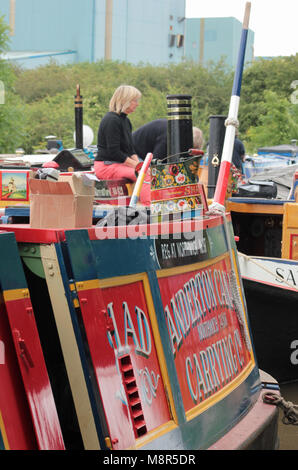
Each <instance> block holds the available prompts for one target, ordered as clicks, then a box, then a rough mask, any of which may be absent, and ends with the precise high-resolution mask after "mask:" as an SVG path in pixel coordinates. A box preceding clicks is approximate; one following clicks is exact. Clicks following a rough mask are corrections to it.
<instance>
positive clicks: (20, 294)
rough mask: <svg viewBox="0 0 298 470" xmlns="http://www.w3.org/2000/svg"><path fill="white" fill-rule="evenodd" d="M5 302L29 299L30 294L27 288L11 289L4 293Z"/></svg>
mask: <svg viewBox="0 0 298 470" xmlns="http://www.w3.org/2000/svg"><path fill="white" fill-rule="evenodd" d="M3 298H4V300H5V302H8V301H10V300H20V299H29V298H30V293H29V290H28V289H27V288H25V289H9V290H5V291H4V292H3Z"/></svg>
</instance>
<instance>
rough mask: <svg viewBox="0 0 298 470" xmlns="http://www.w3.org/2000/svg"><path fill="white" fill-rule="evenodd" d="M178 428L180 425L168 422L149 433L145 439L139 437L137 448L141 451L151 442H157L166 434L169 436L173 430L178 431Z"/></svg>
mask: <svg viewBox="0 0 298 470" xmlns="http://www.w3.org/2000/svg"><path fill="white" fill-rule="evenodd" d="M177 427H178V425H177V424H175V422H174V421H168V422H167V423H165V424H161V425H160V426H158V427H157V428H155V429H152V431H149V432H148V433H147V434H145V435H144V436H143V437H139V438H138V439H137V441H136V447H135V448H136V449H140V448H142V447H143V446H144V445H146V444H148V443H149V442H152V441H155V440H156V439H158V438H159V437H161V436H163V435H164V434H167V433H168V432H171V431H173V429H176V428H177Z"/></svg>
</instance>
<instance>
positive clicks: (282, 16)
mask: <svg viewBox="0 0 298 470" xmlns="http://www.w3.org/2000/svg"><path fill="white" fill-rule="evenodd" d="M246 3H247V0H186V17H187V18H201V17H202V18H208V17H223V16H233V17H235V18H237V19H238V20H239V21H241V23H242V21H243V17H244V11H245V4H246ZM250 3H251V12H250V21H249V28H250V29H252V30H253V31H254V33H255V40H254V55H255V56H278V55H295V54H296V53H297V52H298V0H251V2H250ZM297 79H298V71H297Z"/></svg>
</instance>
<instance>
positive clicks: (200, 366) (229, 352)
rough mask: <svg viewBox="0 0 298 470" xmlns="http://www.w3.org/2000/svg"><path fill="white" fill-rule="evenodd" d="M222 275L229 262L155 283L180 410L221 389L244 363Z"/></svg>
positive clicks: (241, 342)
mask: <svg viewBox="0 0 298 470" xmlns="http://www.w3.org/2000/svg"><path fill="white" fill-rule="evenodd" d="M227 272H228V273H229V272H230V260H229V257H226V258H225V259H222V260H221V261H219V262H217V263H216V264H213V265H211V266H210V265H209V266H206V267H205V268H203V269H200V270H196V271H191V272H187V273H181V274H177V275H174V276H169V277H164V278H160V279H159V286H160V290H161V295H162V301H163V305H164V311H165V315H166V319H167V325H168V332H169V336H170V340H171V345H172V352H173V355H174V358H175V365H176V369H177V374H178V380H179V384H180V387H181V392H182V397H183V404H184V407H185V411H189V410H190V409H191V408H193V407H194V406H195V405H196V404H198V403H200V402H201V401H204V400H206V399H207V398H208V397H210V396H211V395H214V394H215V393H217V392H218V391H220V390H222V389H223V388H224V387H225V386H226V385H227V384H229V383H230V382H231V381H232V380H234V379H235V377H237V376H238V375H239V374H240V373H241V371H242V370H243V369H244V368H245V366H246V365H247V364H248V363H249V360H250V353H249V351H248V349H247V347H246V343H245V341H244V340H243V337H242V334H241V329H240V326H239V321H238V318H237V314H236V312H235V310H234V308H233V306H232V293H231V289H230V286H229V282H228V277H227ZM173 293H174V294H173Z"/></svg>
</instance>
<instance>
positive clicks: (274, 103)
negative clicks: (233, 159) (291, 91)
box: [247, 90, 298, 152]
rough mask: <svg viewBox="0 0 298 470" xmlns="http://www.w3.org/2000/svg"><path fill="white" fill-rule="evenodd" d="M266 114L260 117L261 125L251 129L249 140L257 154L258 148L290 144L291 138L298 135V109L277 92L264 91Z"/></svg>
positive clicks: (249, 130) (248, 133) (248, 135)
mask: <svg viewBox="0 0 298 470" xmlns="http://www.w3.org/2000/svg"><path fill="white" fill-rule="evenodd" d="M264 99H265V101H264V103H263V109H264V113H263V114H262V115H261V116H260V117H259V123H260V124H259V125H258V126H257V127H250V128H249V129H248V131H247V138H248V139H249V142H251V143H252V145H250V148H251V149H252V151H254V152H256V151H257V148H258V147H263V146H266V145H268V143H270V145H279V144H281V143H287V142H289V140H291V139H289V136H290V137H291V136H293V138H294V136H297V135H298V108H297V105H296V104H292V103H291V102H290V101H289V100H288V99H287V98H280V97H279V96H278V94H277V93H276V92H275V91H271V90H267V91H266V90H265V91H264Z"/></svg>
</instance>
